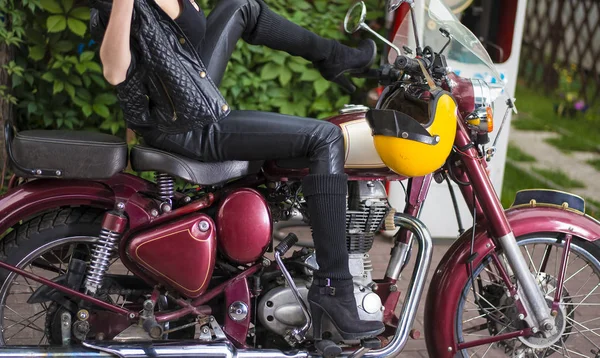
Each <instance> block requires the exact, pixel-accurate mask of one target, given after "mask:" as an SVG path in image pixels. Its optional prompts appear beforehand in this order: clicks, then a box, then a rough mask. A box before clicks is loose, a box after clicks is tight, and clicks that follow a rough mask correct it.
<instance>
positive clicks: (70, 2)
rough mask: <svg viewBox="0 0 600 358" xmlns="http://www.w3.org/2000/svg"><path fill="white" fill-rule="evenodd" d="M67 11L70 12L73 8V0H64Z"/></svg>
mask: <svg viewBox="0 0 600 358" xmlns="http://www.w3.org/2000/svg"><path fill="white" fill-rule="evenodd" d="M62 4H63V8H64V9H65V12H69V11H70V10H71V9H72V8H73V0H62Z"/></svg>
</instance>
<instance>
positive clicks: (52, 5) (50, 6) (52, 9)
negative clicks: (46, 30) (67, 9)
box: [40, 0, 63, 14]
mask: <svg viewBox="0 0 600 358" xmlns="http://www.w3.org/2000/svg"><path fill="white" fill-rule="evenodd" d="M40 5H42V8H43V9H44V10H46V11H48V12H49V13H51V14H62V13H63V9H62V8H61V7H60V4H59V3H58V2H57V1H56V0H41V1H40Z"/></svg>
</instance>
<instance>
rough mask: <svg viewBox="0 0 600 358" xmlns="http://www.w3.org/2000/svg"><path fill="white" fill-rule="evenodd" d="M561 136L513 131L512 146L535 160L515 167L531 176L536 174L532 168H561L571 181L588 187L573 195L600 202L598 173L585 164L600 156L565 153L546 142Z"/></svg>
mask: <svg viewBox="0 0 600 358" xmlns="http://www.w3.org/2000/svg"><path fill="white" fill-rule="evenodd" d="M558 136H559V135H558V134H556V133H550V132H537V131H522V130H518V129H515V128H512V129H511V132H510V141H511V143H512V144H514V145H515V146H517V147H519V149H521V150H522V151H523V152H525V153H527V154H529V155H531V156H533V157H534V158H535V159H536V162H535V163H529V162H516V163H514V164H515V165H518V166H519V167H520V168H521V169H524V170H525V171H527V172H529V173H530V174H532V175H534V174H535V173H532V172H531V168H532V167H535V168H540V169H547V170H553V171H554V170H558V169H560V170H561V171H563V172H565V173H566V174H567V175H568V176H569V177H570V178H571V179H576V180H578V181H580V182H582V183H583V184H585V188H577V189H569V191H570V192H573V193H575V194H577V195H581V196H584V197H586V198H590V199H592V200H595V201H600V180H598V177H599V173H598V171H597V170H596V169H595V168H594V167H592V166H591V165H589V164H587V163H586V161H588V160H590V159H599V158H600V155H598V154H596V153H587V152H572V153H570V154H566V153H564V152H561V151H560V150H559V149H558V148H556V147H555V146H553V145H551V144H548V143H547V142H546V141H545V140H546V139H548V138H553V137H558Z"/></svg>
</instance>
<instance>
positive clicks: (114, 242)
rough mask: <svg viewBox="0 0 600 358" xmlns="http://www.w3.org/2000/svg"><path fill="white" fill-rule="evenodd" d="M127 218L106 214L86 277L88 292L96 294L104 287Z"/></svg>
mask: <svg viewBox="0 0 600 358" xmlns="http://www.w3.org/2000/svg"><path fill="white" fill-rule="evenodd" d="M126 225H127V218H126V217H125V216H124V215H122V214H121V213H119V212H116V211H110V212H107V213H106V214H104V219H103V220H102V229H101V230H100V235H99V238H98V242H97V243H96V244H94V247H93V248H92V256H91V260H90V266H89V268H88V273H87V275H86V277H85V288H86V290H87V292H89V293H91V294H95V293H96V292H97V291H98V289H99V288H100V287H101V286H102V280H103V279H104V274H106V271H108V268H109V266H110V260H111V258H112V256H113V255H114V253H115V252H116V251H117V249H118V247H119V241H120V239H121V237H122V236H123V232H124V231H125V226H126Z"/></svg>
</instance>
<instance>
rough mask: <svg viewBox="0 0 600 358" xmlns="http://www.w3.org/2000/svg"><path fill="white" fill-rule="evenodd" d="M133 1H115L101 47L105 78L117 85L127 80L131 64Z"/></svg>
mask: <svg viewBox="0 0 600 358" xmlns="http://www.w3.org/2000/svg"><path fill="white" fill-rule="evenodd" d="M133 3H134V0H119V1H113V6H112V11H111V14H110V20H109V22H108V26H107V28H106V33H105V34H104V40H103V41H102V46H101V47H100V60H101V61H102V65H103V67H104V78H106V80H107V81H108V82H109V83H110V84H112V85H115V86H116V85H118V84H119V83H121V82H123V81H125V78H126V77H127V71H128V69H129V65H130V64H131V49H130V47H129V36H130V34H131V18H132V16H133Z"/></svg>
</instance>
